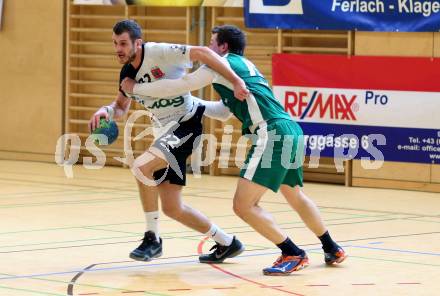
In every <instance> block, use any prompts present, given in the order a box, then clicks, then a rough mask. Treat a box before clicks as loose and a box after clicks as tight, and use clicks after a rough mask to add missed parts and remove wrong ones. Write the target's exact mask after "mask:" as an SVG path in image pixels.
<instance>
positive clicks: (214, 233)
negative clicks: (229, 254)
mask: <svg viewBox="0 0 440 296" xmlns="http://www.w3.org/2000/svg"><path fill="white" fill-rule="evenodd" d="M205 235H206V236H209V237H211V238H212V239H213V240H215V241H216V242H217V243H219V244H220V245H222V246H230V245H231V244H232V240H233V239H234V237H233V236H232V235H230V234H227V233H226V232H224V231H223V229H221V228H220V227H218V226H217V225H215V224H211V229H209V231H208V232H207V233H205Z"/></svg>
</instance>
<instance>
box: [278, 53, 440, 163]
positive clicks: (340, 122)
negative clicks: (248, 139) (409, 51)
mask: <svg viewBox="0 0 440 296" xmlns="http://www.w3.org/2000/svg"><path fill="white" fill-rule="evenodd" d="M272 75H273V76H272V77H273V89H274V93H275V96H276V97H277V99H278V100H279V101H280V102H281V104H282V105H283V106H284V108H285V110H286V111H287V112H288V113H289V114H290V115H291V116H292V117H293V118H294V119H295V120H296V121H297V122H298V123H299V124H300V125H301V127H302V128H303V130H304V134H305V140H306V141H305V142H306V144H307V150H306V151H307V154H308V155H312V156H313V155H320V156H326V157H338V156H340V155H341V154H342V156H343V157H344V158H350V159H351V158H356V159H362V158H366V159H383V160H385V161H401V162H418V163H440V82H439V81H440V59H430V58H407V57H366V56H352V57H348V56H341V55H300V54H298V55H296V54H276V55H274V56H273V72H272ZM341 149H342V150H341ZM344 149H345V152H344ZM347 150H348V151H347ZM338 151H339V153H337V152H338ZM336 154H338V155H336Z"/></svg>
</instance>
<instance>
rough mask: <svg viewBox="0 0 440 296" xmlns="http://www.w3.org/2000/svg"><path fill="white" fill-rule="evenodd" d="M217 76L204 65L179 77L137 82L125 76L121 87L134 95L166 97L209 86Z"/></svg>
mask: <svg viewBox="0 0 440 296" xmlns="http://www.w3.org/2000/svg"><path fill="white" fill-rule="evenodd" d="M215 76H216V74H215V73H214V72H213V71H212V70H211V69H209V68H207V67H206V66H202V67H200V68H199V69H197V70H196V71H194V72H192V73H190V74H186V75H184V76H183V77H181V78H179V79H161V80H158V81H154V82H150V83H136V82H135V81H134V80H132V79H130V78H125V79H124V80H123V81H122V83H121V89H122V90H123V91H124V92H126V93H131V94H134V95H140V96H144V97H152V98H166V97H172V96H178V95H181V94H183V93H187V92H189V91H194V90H198V89H201V88H203V87H205V86H208V85H210V84H211V83H212V82H213V81H214V78H215Z"/></svg>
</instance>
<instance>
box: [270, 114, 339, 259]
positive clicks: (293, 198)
mask: <svg viewBox="0 0 440 296" xmlns="http://www.w3.org/2000/svg"><path fill="white" fill-rule="evenodd" d="M278 131H279V133H281V134H283V138H284V139H285V138H286V137H285V136H286V135H288V136H290V138H289V139H290V140H291V141H292V142H291V144H292V145H291V147H292V150H291V151H288V152H289V153H287V154H288V155H290V157H289V158H290V159H289V163H290V162H291V161H292V163H293V165H291V166H289V167H288V170H287V172H286V175H285V176H284V179H283V180H282V183H283V184H282V185H281V186H280V190H281V193H282V194H283V195H284V197H285V198H286V200H287V202H288V203H289V204H290V206H291V207H292V208H293V209H294V210H295V211H296V212H297V213H298V214H299V216H300V217H301V219H302V220H303V222H304V223H305V224H306V226H307V227H308V228H309V229H310V230H311V231H312V232H313V233H314V234H315V235H316V236H317V237H318V238H319V240H320V241H321V243H322V248H323V250H324V257H325V262H326V263H327V264H333V263H341V262H342V261H343V260H344V259H345V258H346V255H345V252H344V250H343V249H342V248H341V247H339V246H338V245H337V244H336V243H335V242H334V241H333V239H332V238H331V236H330V234H329V232H328V231H327V229H326V227H325V225H324V222H323V220H322V218H321V213H320V212H319V209H318V207H317V206H316V204H315V203H314V202H313V201H312V200H311V199H310V198H309V197H308V196H307V195H306V194H305V193H304V192H303V191H302V190H301V187H302V186H303V169H302V159H303V151H304V149H303V143H302V140H303V138H302V130H301V128H300V127H299V125H298V124H296V123H295V122H293V121H283V122H280V124H279V125H278ZM286 143H287V142H285V141H283V145H284V146H285V145H286ZM298 147H299V149H298Z"/></svg>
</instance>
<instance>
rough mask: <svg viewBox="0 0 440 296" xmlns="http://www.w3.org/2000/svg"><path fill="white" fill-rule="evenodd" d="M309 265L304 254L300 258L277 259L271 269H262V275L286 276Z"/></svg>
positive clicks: (282, 257)
mask: <svg viewBox="0 0 440 296" xmlns="http://www.w3.org/2000/svg"><path fill="white" fill-rule="evenodd" d="M308 265H309V258H308V257H307V255H306V253H304V255H301V256H284V255H281V256H280V257H278V259H277V261H275V262H274V263H273V266H272V267H268V268H265V269H263V274H264V275H287V274H289V273H292V272H294V271H298V270H300V269H303V268H306V267H307V266H308Z"/></svg>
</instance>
